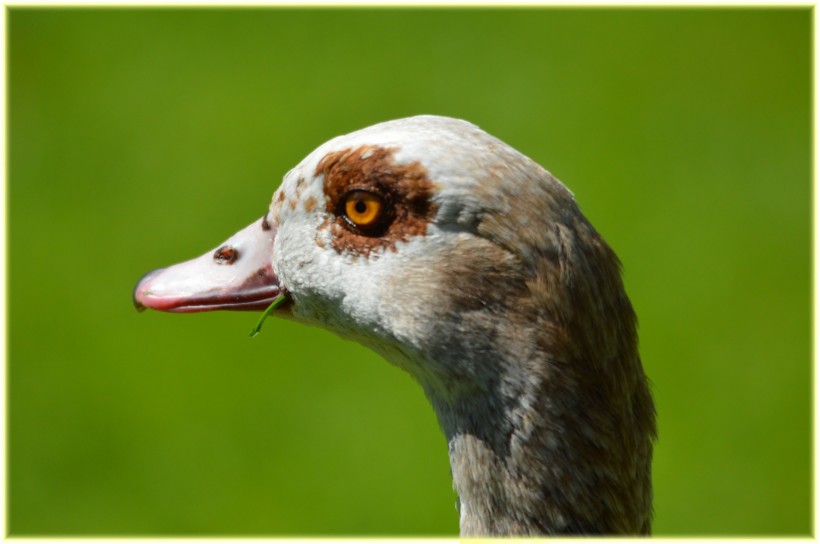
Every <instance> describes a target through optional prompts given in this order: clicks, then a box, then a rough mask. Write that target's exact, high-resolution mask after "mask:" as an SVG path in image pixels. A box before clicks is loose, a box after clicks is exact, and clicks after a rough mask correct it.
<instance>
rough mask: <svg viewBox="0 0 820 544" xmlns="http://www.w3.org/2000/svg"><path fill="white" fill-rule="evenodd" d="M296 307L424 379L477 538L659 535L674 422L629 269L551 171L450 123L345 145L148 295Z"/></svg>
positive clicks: (291, 179)
mask: <svg viewBox="0 0 820 544" xmlns="http://www.w3.org/2000/svg"><path fill="white" fill-rule="evenodd" d="M277 297H285V300H286V303H285V304H284V305H282V306H280V307H278V308H277V309H276V310H275V311H274V313H275V315H278V316H280V317H285V318H289V319H294V320H297V321H300V322H303V323H305V324H308V325H318V326H321V327H325V328H327V329H329V330H331V331H333V332H335V333H337V334H338V335H340V336H342V337H344V338H348V339H351V340H355V341H357V342H360V343H362V344H364V345H365V346H368V347H370V348H372V349H373V350H375V351H376V352H378V353H380V354H381V355H383V356H384V357H385V358H386V359H387V360H388V361H390V362H392V363H393V364H395V365H397V366H399V367H401V368H402V369H404V370H406V371H407V372H409V373H410V374H411V375H412V376H413V377H414V378H415V379H416V380H417V381H418V383H419V384H420V385H421V387H422V388H423V389H424V391H425V393H426V395H427V397H428V398H429V400H430V402H431V404H432V406H433V408H434V409H435V411H436V414H437V416H438V419H439V423H440V425H441V428H442V430H443V432H444V433H445V435H446V437H447V440H448V446H449V448H448V449H449V456H450V463H451V469H452V474H453V483H454V488H455V490H456V492H457V493H458V495H459V510H460V525H461V533H462V535H465V536H469V535H538V534H639V533H648V532H649V530H650V524H651V517H652V507H651V504H652V487H651V476H650V472H651V457H652V440H653V438H654V435H655V416H654V407H653V403H652V398H651V395H650V393H649V390H648V387H647V379H646V377H645V375H644V372H643V368H642V366H641V362H640V358H639V355H638V349H637V334H636V318H635V314H634V312H633V309H632V306H631V304H630V302H629V299H628V298H627V296H626V293H625V291H624V287H623V284H622V281H621V277H620V263H619V261H618V259H617V257H616V255H615V253H614V252H613V251H612V249H610V247H609V246H608V245H607V244H606V243H605V242H604V240H603V239H602V238H601V236H600V235H599V234H598V233H597V232H596V230H595V229H594V228H593V227H592V226H591V224H590V223H589V222H588V221H587V220H586V218H585V217H584V216H583V214H582V213H581V212H580V210H579V208H578V206H577V204H576V202H575V199H574V197H573V195H572V193H571V192H570V191H569V190H568V189H567V188H566V187H565V186H564V185H563V184H561V182H559V181H558V180H557V179H556V178H554V177H553V176H552V175H551V174H550V173H549V172H547V171H546V170H545V169H543V168H542V167H541V166H539V165H538V164H536V163H535V162H534V161H532V160H531V159H529V158H527V157H526V156H524V155H522V154H521V153H519V152H518V151H516V150H515V149H513V148H512V147H510V146H508V145H507V144H505V143H503V142H501V141H500V140H498V139H496V138H494V137H492V136H490V135H489V134H487V133H486V132H484V131H482V130H481V129H479V128H478V127H476V126H474V125H472V124H470V123H467V122H465V121H461V120H456V119H450V118H444V117H436V116H419V117H412V118H408V119H400V120H396V121H390V122H386V123H381V124H378V125H374V126H371V127H368V128H365V129H363V130H360V131H357V132H353V133H351V134H347V135H344V136H340V137H337V138H334V139H332V140H330V141H328V142H327V143H325V144H323V145H321V146H320V147H319V148H317V149H316V150H315V151H313V152H312V153H310V154H309V155H308V156H307V157H306V158H305V159H304V160H302V162H301V163H300V164H299V165H297V166H296V167H295V168H293V169H292V170H291V171H290V172H288V173H287V174H286V175H285V177H284V180H283V181H282V183H281V185H280V187H279V189H278V190H277V191H276V192H275V193H274V195H273V200H272V202H271V204H270V208H269V210H268V212H267V213H266V214H265V215H264V216H263V217H262V218H261V219H259V220H257V221H256V222H254V223H252V224H251V225H250V226H248V227H246V228H245V229H243V230H241V231H240V232H238V233H237V234H235V235H234V236H232V237H231V238H229V239H228V240H227V241H225V242H224V243H222V244H220V245H219V246H218V247H217V248H216V249H214V250H212V251H209V252H208V253H206V254H205V255H203V256H201V257H199V258H197V259H194V260H191V261H188V262H185V263H182V264H178V265H174V266H170V267H168V268H164V269H160V270H157V271H154V272H150V273H149V274H147V275H146V276H145V277H144V278H143V279H142V280H141V281H140V282H139V284H138V285H137V287H136V289H135V293H134V299H135V303H136V305H137V307H138V308H140V309H144V308H153V309H157V310H164V311H176V312H194V311H207V310H217V309H232V310H243V309H245V310H264V309H265V308H266V307H267V306H268V305H269V304H270V303H271V302H272V301H273V300H274V299H276V298H277Z"/></svg>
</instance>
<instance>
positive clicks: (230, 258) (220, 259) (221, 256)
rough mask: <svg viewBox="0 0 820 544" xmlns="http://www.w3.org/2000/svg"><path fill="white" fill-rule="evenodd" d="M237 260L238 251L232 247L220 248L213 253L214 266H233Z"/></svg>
mask: <svg viewBox="0 0 820 544" xmlns="http://www.w3.org/2000/svg"><path fill="white" fill-rule="evenodd" d="M238 258H239V250H238V249H236V248H235V247H233V246H222V247H220V248H219V249H217V250H216V251H215V252H214V261H216V264H233V263H234V262H236V260H237V259H238Z"/></svg>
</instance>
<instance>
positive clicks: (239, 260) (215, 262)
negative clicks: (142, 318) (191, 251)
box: [134, 218, 284, 312]
mask: <svg viewBox="0 0 820 544" xmlns="http://www.w3.org/2000/svg"><path fill="white" fill-rule="evenodd" d="M275 237H276V227H275V226H273V225H271V224H270V223H268V222H267V220H266V219H265V218H262V219H261V220H259V221H256V222H254V223H253V224H251V225H249V226H247V227H245V228H244V229H242V230H241V231H239V232H237V233H236V234H234V235H233V236H231V237H230V238H229V239H228V240H227V241H225V243H224V244H222V245H221V246H220V247H219V248H217V249H216V250H214V251H210V252H208V253H206V254H205V255H202V256H200V257H197V258H196V259H192V260H190V261H186V262H184V263H180V264H175V265H173V266H169V267H167V268H160V269H158V270H153V271H151V272H149V273H147V274H146V275H145V276H143V277H142V279H140V281H139V282H138V283H137V286H136V287H135V288H134V305H135V306H136V307H137V309H138V310H140V311H142V310H145V309H146V308H151V309H154V310H161V311H164V312H207V311H211V310H264V309H266V308H267V307H268V306H269V305H270V304H271V302H273V300H274V299H275V298H276V297H278V296H280V295H281V294H283V292H284V291H283V289H282V287H281V286H280V285H279V279H278V278H277V277H276V274H274V272H273V240H274V238H275Z"/></svg>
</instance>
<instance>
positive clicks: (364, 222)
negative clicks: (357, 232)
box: [344, 191, 384, 229]
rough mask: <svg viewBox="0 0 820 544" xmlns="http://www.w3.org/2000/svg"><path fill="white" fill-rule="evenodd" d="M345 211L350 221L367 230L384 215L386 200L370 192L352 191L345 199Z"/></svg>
mask: <svg viewBox="0 0 820 544" xmlns="http://www.w3.org/2000/svg"><path fill="white" fill-rule="evenodd" d="M344 210H345V217H346V218H347V220H348V221H350V222H351V223H352V224H353V225H355V226H357V227H360V228H363V229H366V228H368V227H372V226H374V225H376V224H377V223H378V222H379V220H380V219H381V218H382V216H383V215H384V200H382V198H381V197H380V196H379V195H377V194H374V193H371V192H369V191H350V192H349V193H347V194H346V195H345V197H344Z"/></svg>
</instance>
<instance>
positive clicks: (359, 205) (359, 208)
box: [353, 200, 367, 213]
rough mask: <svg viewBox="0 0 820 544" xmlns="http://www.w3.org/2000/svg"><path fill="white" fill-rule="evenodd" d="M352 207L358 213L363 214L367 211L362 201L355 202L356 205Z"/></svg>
mask: <svg viewBox="0 0 820 544" xmlns="http://www.w3.org/2000/svg"><path fill="white" fill-rule="evenodd" d="M353 207H354V208H355V210H356V211H357V212H359V213H364V212H366V211H367V204H365V203H364V201H363V200H358V201H356V204H354V206H353Z"/></svg>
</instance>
